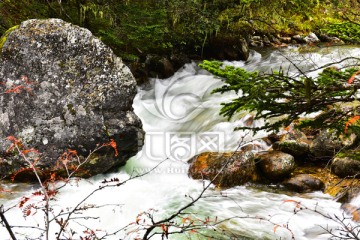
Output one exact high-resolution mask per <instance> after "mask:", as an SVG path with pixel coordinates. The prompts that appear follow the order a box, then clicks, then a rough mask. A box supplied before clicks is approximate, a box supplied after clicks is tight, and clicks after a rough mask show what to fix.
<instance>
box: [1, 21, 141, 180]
mask: <svg viewBox="0 0 360 240" xmlns="http://www.w3.org/2000/svg"><path fill="white" fill-rule="evenodd" d="M0 80H1V82H2V83H3V84H1V85H0V91H1V95H0V99H1V101H0V139H5V138H6V137H7V136H10V135H11V136H15V137H17V138H19V139H21V140H22V142H23V144H24V146H25V147H29V148H30V147H31V148H35V149H37V150H38V151H39V152H40V153H41V155H40V157H41V158H40V161H39V163H38V167H41V168H42V170H52V169H54V166H55V165H56V162H57V160H58V158H59V156H60V155H61V154H62V153H63V152H64V151H66V150H67V149H75V150H77V152H78V154H79V155H80V158H81V159H83V158H84V157H86V156H87V155H88V154H89V152H90V151H91V150H93V149H95V148H96V146H97V144H102V143H106V142H109V139H111V138H112V139H115V141H116V143H117V148H118V149H117V150H118V151H119V155H118V156H115V154H114V150H113V149H112V148H110V147H107V148H103V149H101V150H100V151H99V152H97V153H96V157H95V155H93V156H92V159H91V161H90V164H88V166H87V167H85V168H86V169H87V174H88V175H93V174H96V173H101V172H105V171H108V170H109V169H111V168H113V167H116V166H119V165H122V164H124V163H125V161H126V160H127V159H128V158H129V157H131V156H133V155H134V154H135V153H136V152H137V150H138V140H137V136H138V132H139V131H141V122H140V121H139V119H138V118H137V116H136V115H135V114H134V113H133V111H132V100H133V97H134V96H135V94H136V83H135V80H134V78H133V76H132V74H131V72H130V70H129V69H128V68H127V67H126V66H125V65H124V64H123V63H122V61H121V59H120V58H118V57H117V56H115V55H114V54H113V52H112V51H111V49H110V48H108V47H107V46H105V45H104V44H103V43H102V42H101V41H100V40H99V39H98V38H96V37H94V36H93V35H92V34H91V32H90V31H88V30H87V29H84V28H80V27H78V26H74V25H72V24H70V23H66V22H64V21H62V20H60V19H48V20H28V21H25V22H23V23H21V25H20V26H19V27H18V28H16V29H14V30H13V31H11V32H10V33H9V35H8V36H7V38H6V41H5V43H4V44H3V47H2V49H1V56H0ZM9 145H10V142H9V141H4V140H1V141H0V160H1V161H0V176H1V177H6V176H9V175H10V174H12V173H13V172H15V171H17V170H19V169H20V168H21V167H24V166H26V164H25V163H24V161H22V158H21V157H19V156H18V155H17V154H9V153H7V152H6V150H7V148H8V147H9Z"/></svg>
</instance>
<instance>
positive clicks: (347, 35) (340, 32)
mask: <svg viewBox="0 0 360 240" xmlns="http://www.w3.org/2000/svg"><path fill="white" fill-rule="evenodd" d="M322 30H323V31H324V32H325V33H327V34H329V35H332V36H336V37H338V38H340V39H342V40H344V41H350V42H360V25H359V24H356V23H352V22H345V23H332V24H328V25H327V26H326V27H324V28H323V29H322Z"/></svg>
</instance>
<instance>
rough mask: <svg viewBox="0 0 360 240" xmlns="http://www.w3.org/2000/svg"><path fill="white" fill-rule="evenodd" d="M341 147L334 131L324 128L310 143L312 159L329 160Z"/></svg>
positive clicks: (340, 142)
mask: <svg viewBox="0 0 360 240" xmlns="http://www.w3.org/2000/svg"><path fill="white" fill-rule="evenodd" d="M342 147H343V144H342V141H341V140H340V139H339V138H338V136H337V135H336V133H335V132H333V131H330V130H324V131H321V132H320V133H319V135H318V136H317V137H315V139H314V140H313V141H312V143H311V144H310V152H311V154H312V155H313V156H314V159H313V160H329V159H331V158H332V157H333V156H334V155H335V154H336V153H337V152H338V151H339V150H340V149H341V148H342Z"/></svg>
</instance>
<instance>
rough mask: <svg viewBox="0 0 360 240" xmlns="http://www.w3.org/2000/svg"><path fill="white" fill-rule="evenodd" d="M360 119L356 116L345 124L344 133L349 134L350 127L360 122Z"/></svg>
mask: <svg viewBox="0 0 360 240" xmlns="http://www.w3.org/2000/svg"><path fill="white" fill-rule="evenodd" d="M359 119H360V116H355V117H352V118H350V119H349V120H348V121H347V122H346V124H345V128H344V133H346V132H347V130H348V128H349V125H351V124H353V123H355V122H356V121H358V120H359Z"/></svg>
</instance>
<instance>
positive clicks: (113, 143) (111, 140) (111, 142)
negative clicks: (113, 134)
mask: <svg viewBox="0 0 360 240" xmlns="http://www.w3.org/2000/svg"><path fill="white" fill-rule="evenodd" d="M107 145H108V146H110V147H112V148H113V149H114V151H115V157H116V156H117V155H119V152H118V150H117V146H116V142H115V140H114V139H112V138H111V139H110V142H109V143H108V144H107Z"/></svg>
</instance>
